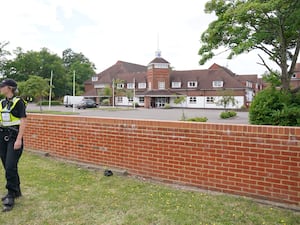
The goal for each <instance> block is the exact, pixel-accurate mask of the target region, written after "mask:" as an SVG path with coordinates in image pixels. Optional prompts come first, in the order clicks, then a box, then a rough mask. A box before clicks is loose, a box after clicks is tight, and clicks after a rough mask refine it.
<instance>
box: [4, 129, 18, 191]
mask: <svg viewBox="0 0 300 225" xmlns="http://www.w3.org/2000/svg"><path fill="white" fill-rule="evenodd" d="M7 136H8V134H5V132H0V157H1V161H2V164H3V167H4V169H5V178H6V188H7V190H8V192H9V193H12V194H14V193H20V191H21V190H20V177H19V173H18V162H19V159H20V157H21V155H22V152H23V140H22V147H21V148H20V149H18V150H15V149H14V143H15V138H12V137H9V140H5V139H7V138H5V137H7Z"/></svg>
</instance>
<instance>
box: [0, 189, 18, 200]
mask: <svg viewBox="0 0 300 225" xmlns="http://www.w3.org/2000/svg"><path fill="white" fill-rule="evenodd" d="M9 195H12V196H14V198H19V197H21V196H22V192H21V190H20V189H19V190H18V191H16V192H11V191H9V192H8V193H7V194H6V195H5V196H3V197H2V198H1V201H4V199H6V198H7V196H9Z"/></svg>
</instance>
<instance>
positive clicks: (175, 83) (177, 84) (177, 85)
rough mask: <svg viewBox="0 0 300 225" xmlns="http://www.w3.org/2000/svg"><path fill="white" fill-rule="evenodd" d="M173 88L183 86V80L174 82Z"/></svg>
mask: <svg viewBox="0 0 300 225" xmlns="http://www.w3.org/2000/svg"><path fill="white" fill-rule="evenodd" d="M172 88H181V82H172Z"/></svg>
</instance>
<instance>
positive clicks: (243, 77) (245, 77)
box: [236, 74, 257, 83]
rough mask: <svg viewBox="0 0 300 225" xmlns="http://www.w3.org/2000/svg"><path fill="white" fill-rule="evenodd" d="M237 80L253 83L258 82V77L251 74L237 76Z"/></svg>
mask: <svg viewBox="0 0 300 225" xmlns="http://www.w3.org/2000/svg"><path fill="white" fill-rule="evenodd" d="M236 78H237V79H238V80H239V81H241V82H245V81H251V82H253V83H254V82H257V75H256V74H250V75H237V76H236Z"/></svg>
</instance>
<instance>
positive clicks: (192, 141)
mask: <svg viewBox="0 0 300 225" xmlns="http://www.w3.org/2000/svg"><path fill="white" fill-rule="evenodd" d="M25 145H26V148H27V149H31V150H38V151H44V152H48V153H50V154H51V155H53V156H57V157H61V158H66V159H69V160H74V161H80V162H85V163H91V164H96V165H98V166H106V167H110V168H119V169H126V170H127V171H128V172H129V173H130V174H135V175H140V176H144V177H147V178H153V179H159V180H162V181H165V182H171V183H172V182H174V183H179V184H183V185H190V186H196V187H199V188H203V189H207V190H214V191H220V192H226V193H232V194H238V195H245V196H251V197H255V198H259V199H266V200H271V201H276V202H283V203H289V204H294V205H297V206H299V205H300V127H298V128H297V127H273V126H251V125H227V124H210V123H190V122H176V121H174V122H166V121H154V120H153V121H149V120H148V121H143V120H128V119H115V118H88V117H81V116H59V115H39V114H29V116H28V127H27V130H26V135H25Z"/></svg>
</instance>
